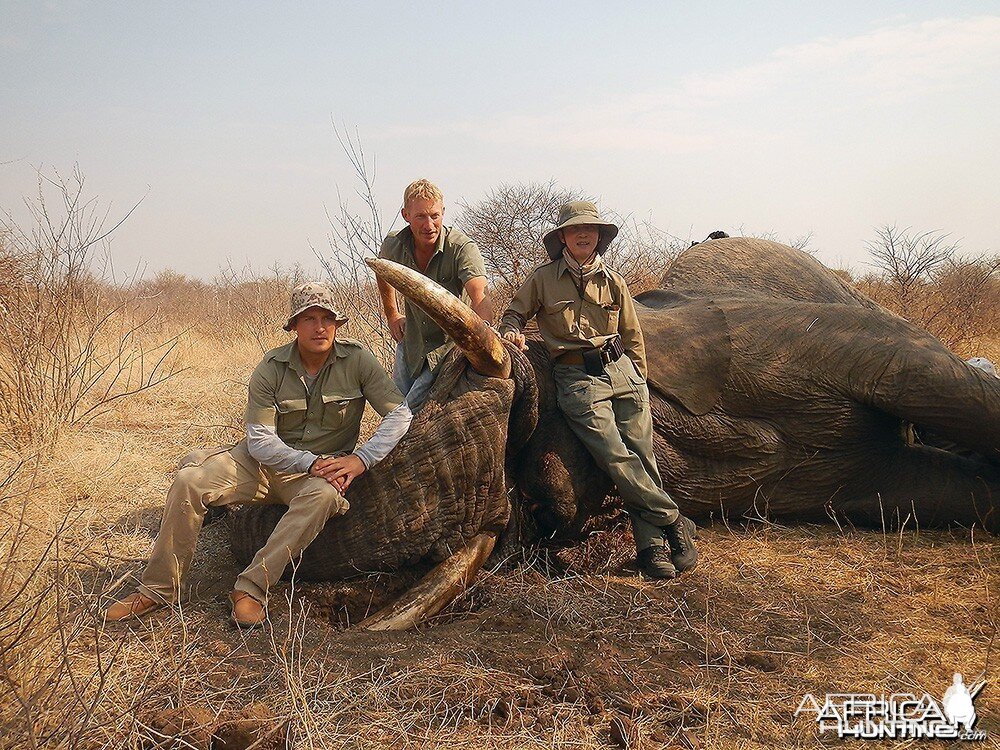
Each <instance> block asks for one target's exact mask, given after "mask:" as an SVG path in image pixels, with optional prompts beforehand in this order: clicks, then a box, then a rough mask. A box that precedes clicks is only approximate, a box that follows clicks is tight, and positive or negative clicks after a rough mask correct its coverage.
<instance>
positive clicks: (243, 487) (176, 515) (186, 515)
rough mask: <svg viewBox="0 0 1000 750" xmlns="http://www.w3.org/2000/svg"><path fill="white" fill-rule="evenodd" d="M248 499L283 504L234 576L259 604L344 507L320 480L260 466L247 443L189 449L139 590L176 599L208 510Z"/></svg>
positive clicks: (336, 493) (161, 598)
mask: <svg viewBox="0 0 1000 750" xmlns="http://www.w3.org/2000/svg"><path fill="white" fill-rule="evenodd" d="M254 502H257V503H282V504H284V505H287V506H288V510H287V511H286V512H285V514H284V515H283V516H282V517H281V520H279V521H278V525H277V526H275V527H274V531H272V532H271V536H269V537H268V539H267V542H265V544H264V546H263V547H262V548H261V549H260V551H259V552H257V554H256V556H255V557H254V559H253V562H251V563H250V565H249V566H247V568H246V570H244V571H243V572H242V573H240V575H239V577H238V578H237V579H236V585H235V588H236V589H237V590H238V591H245V592H246V593H248V594H250V595H251V596H253V597H254V598H256V599H257V600H259V601H262V602H266V601H267V591H268V588H269V587H270V585H271V584H273V583H275V582H276V581H277V580H278V579H279V578H281V574H282V573H283V572H284V570H285V567H286V566H287V565H288V564H289V563H290V562H292V561H294V560H296V559H297V558H298V556H299V555H300V554H301V553H302V550H304V549H305V548H306V547H307V546H308V545H309V543H310V542H312V540H313V539H315V538H316V535H317V534H319V532H320V531H321V530H322V529H323V526H325V525H326V522H327V521H328V520H329V519H331V518H333V517H334V516H337V515H340V514H342V513H346V512H347V510H348V508H350V504H349V503H348V502H347V500H346V498H344V496H343V495H341V494H340V492H339V491H338V490H337V489H336V488H335V487H334V486H333V485H331V484H330V483H329V482H327V481H326V480H325V479H322V478H320V477H314V476H310V475H309V474H285V473H283V472H278V471H273V470H272V469H270V468H268V467H266V466H261V465H260V464H259V463H258V462H257V461H256V460H255V459H254V458H253V457H252V456H251V455H250V453H249V452H248V451H247V447H246V442H245V441H244V442H241V443H238V444H236V445H234V446H233V447H231V448H215V449H211V450H197V451H192V452H191V453H189V454H188V455H187V456H185V457H184V458H183V459H182V460H181V462H180V464H179V466H178V468H177V476H176V477H175V478H174V482H173V484H172V485H171V486H170V491H169V492H167V502H166V505H165V507H164V509H163V520H162V522H161V523H160V533H159V534H157V536H156V542H155V543H154V544H153V554H152V555H150V557H149V562H148V563H147V564H146V570H145V571H144V572H143V574H142V585H141V586H139V591H141V592H142V593H143V594H144V595H146V596H148V597H150V598H152V599H156V600H157V601H160V602H164V603H170V602H172V601H174V599H175V598H176V597H177V594H178V592H179V591H180V586H181V583H182V582H183V580H184V577H185V574H186V573H187V571H188V568H189V567H190V565H191V559H192V558H193V557H194V550H195V546H196V545H197V544H198V532H199V531H200V530H201V525H202V522H203V521H204V520H205V514H206V513H207V512H208V508H209V507H210V506H213V505H233V504H238V503H254Z"/></svg>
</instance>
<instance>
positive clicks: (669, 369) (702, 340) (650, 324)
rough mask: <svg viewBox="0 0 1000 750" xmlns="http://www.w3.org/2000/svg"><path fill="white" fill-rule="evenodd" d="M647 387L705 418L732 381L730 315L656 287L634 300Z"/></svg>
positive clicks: (705, 301) (704, 302)
mask: <svg viewBox="0 0 1000 750" xmlns="http://www.w3.org/2000/svg"><path fill="white" fill-rule="evenodd" d="M636 302H637V303H639V304H637V305H636V312H637V313H638V315H639V322H640V324H641V325H642V332H643V337H644V338H645V340H646V363H647V365H648V370H649V374H648V377H647V380H648V381H649V384H650V385H651V386H652V387H653V388H654V389H655V390H656V391H658V392H659V393H660V394H661V395H663V396H664V397H665V398H669V399H670V400H672V401H676V402H677V403H679V404H680V405H681V406H683V407H684V408H685V409H687V410H688V411H689V412H691V413H692V414H695V415H702V414H707V413H708V412H710V411H711V410H712V407H714V406H715V404H716V403H718V401H719V397H720V396H721V395H722V387H723V385H725V382H726V379H727V378H728V377H729V363H730V361H731V360H732V354H733V344H732V340H731V339H730V336H729V323H728V321H727V319H726V314H725V313H724V312H723V311H722V310H721V309H720V308H719V307H718V306H717V305H716V304H715V303H714V302H712V301H711V300H709V299H705V298H695V297H688V296H686V295H683V294H679V293H677V292H671V291H668V290H663V289H657V290H654V291H651V292H646V293H645V294H640V295H639V296H638V297H636Z"/></svg>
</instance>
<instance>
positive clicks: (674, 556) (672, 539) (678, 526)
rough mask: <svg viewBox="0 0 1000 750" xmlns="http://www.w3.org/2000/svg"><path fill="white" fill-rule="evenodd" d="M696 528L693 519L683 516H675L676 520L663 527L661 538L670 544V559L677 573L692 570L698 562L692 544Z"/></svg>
mask: <svg viewBox="0 0 1000 750" xmlns="http://www.w3.org/2000/svg"><path fill="white" fill-rule="evenodd" d="M697 528H698V527H697V526H695V525H694V521H692V520H691V519H690V518H685V517H684V516H677V520H676V521H674V522H673V523H672V524H670V525H669V526H664V527H663V538H664V539H666V540H667V544H669V545H670V560H671V562H673V564H674V567H675V568H677V572H678V573H685V572H687V571H689V570H694V567H695V566H696V565H697V564H698V549H697V547H695V546H694V536H695V531H696V530H697Z"/></svg>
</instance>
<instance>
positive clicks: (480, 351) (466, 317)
mask: <svg viewBox="0 0 1000 750" xmlns="http://www.w3.org/2000/svg"><path fill="white" fill-rule="evenodd" d="M365 262H366V263H367V264H368V265H369V266H370V267H371V268H372V270H373V271H375V275H376V276H378V277H379V278H380V279H382V280H383V281H385V282H388V283H389V284H391V285H392V286H393V287H395V288H396V289H398V290H399V291H400V293H401V294H402V295H403V296H404V297H406V298H407V299H408V300H410V302H412V303H414V304H415V305H417V306H419V307H420V309H422V310H423V311H424V312H426V313H427V314H428V315H430V316H431V318H433V319H434V322H435V323H437V324H438V325H439V326H441V329H442V330H443V331H444V332H445V333H447V334H448V335H449V336H450V337H451V339H452V340H453V341H454V342H455V344H456V345H457V346H458V348H459V349H461V350H462V352H463V353H464V354H465V357H466V359H468V360H469V362H470V363H471V364H472V366H473V367H474V368H476V371H477V372H480V373H482V374H483V375H486V376H487V377H494V378H509V377H510V367H511V365H510V354H509V353H508V352H507V349H506V347H505V346H504V345H503V342H502V341H501V340H500V336H499V335H498V334H497V332H496V331H494V330H493V329H492V328H491V327H490V326H489V325H488V324H487V323H486V322H485V321H484V320H483V319H482V318H480V317H479V316H478V315H476V314H475V313H474V312H473V311H472V309H471V308H470V307H469V306H468V305H466V304H465V303H464V302H462V300H460V299H459V298H458V297H456V296H455V295H454V294H452V293H451V292H449V291H448V290H447V289H445V288H444V287H443V286H441V285H440V284H438V283H437V282H435V281H432V280H431V279H429V278H427V277H426V276H424V275H423V274H422V273H418V272H417V271H414V270H413V269H412V268H407V267H406V266H403V265H400V264H399V263H393V262H392V261H391V260H385V259H384V258H369V259H367V260H366V261H365Z"/></svg>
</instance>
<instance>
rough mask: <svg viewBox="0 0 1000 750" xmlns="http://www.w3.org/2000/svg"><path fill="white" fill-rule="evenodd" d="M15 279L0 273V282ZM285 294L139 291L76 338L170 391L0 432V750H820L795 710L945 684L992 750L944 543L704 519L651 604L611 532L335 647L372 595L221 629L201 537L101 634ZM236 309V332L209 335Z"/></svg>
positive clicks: (237, 427)
mask: <svg viewBox="0 0 1000 750" xmlns="http://www.w3.org/2000/svg"><path fill="white" fill-rule="evenodd" d="M13 267H14V263H13V261H12V260H11V261H10V262H9V263H7V265H6V266H4V265H2V264H0V269H3V268H7V269H8V273H9V274H12V275H11V276H9V277H8V282H9V281H10V280H11V279H14V280H16V278H17V273H18V272H17V271H12V270H10V269H12V268H13ZM295 280H296V273H295V272H294V271H292V272H289V273H281V272H279V273H278V274H277V275H276V276H272V277H267V278H262V277H253V276H242V277H230V278H228V279H226V278H222V279H219V280H217V281H216V282H214V284H202V285H199V284H197V283H193V282H191V281H190V280H186V279H184V278H182V277H177V276H176V275H173V276H171V275H169V274H168V275H161V277H158V279H154V280H153V282H150V283H149V284H147V285H137V286H135V287H133V288H131V289H130V290H129V291H128V294H124V293H123V296H122V299H123V300H125V301H127V302H128V303H129V304H128V305H127V306H126V307H121V308H120V309H119V312H118V313H116V314H117V315H119V316H121V319H120V320H118V319H115V320H114V321H113V323H114V325H110V326H108V327H106V328H102V329H100V330H99V331H97V332H96V333H95V335H94V341H95V342H96V344H97V345H98V346H99V347H100V346H112V345H114V344H115V342H116V340H118V339H116V336H118V335H119V333H120V332H121V331H122V330H127V326H128V325H131V324H132V323H134V321H135V320H138V319H143V318H142V317H141V316H145V318H148V319H149V322H148V324H147V325H148V326H149V328H148V331H149V332H151V335H152V337H153V338H154V339H155V340H156V341H169V340H174V339H176V345H175V346H174V348H173V349H172V352H171V358H172V359H171V372H175V373H176V374H175V375H174V376H173V377H171V378H169V379H167V380H165V381H164V382H162V383H159V384H158V385H157V386H156V387H155V388H149V389H147V390H140V391H139V392H137V393H134V394H132V395H131V396H129V397H127V398H121V399H117V400H115V402H114V404H113V407H112V408H109V409H107V410H102V412H101V413H99V414H97V415H96V416H95V417H94V418H93V419H89V420H73V419H70V418H69V417H67V416H65V415H64V416H62V417H59V418H58V419H57V420H56V421H57V424H58V428H57V429H55V430H52V431H51V432H50V433H47V434H50V435H51V438H50V442H49V443H48V445H50V446H51V447H50V448H46V449H44V450H40V449H39V447H38V445H37V444H36V443H34V442H32V441H22V440H20V439H19V438H18V435H15V434H12V433H11V429H12V428H11V426H10V425H4V426H3V427H0V430H6V432H4V434H3V435H0V438H2V442H0V445H2V446H3V449H2V451H0V464H2V465H0V747H5V748H6V747H11V748H14V747H17V748H23V747H40V748H41V747H44V748H99V747H109V748H110V747H114V748H140V747H168V746H170V747H196V748H199V747H206V748H207V747H209V746H213V747H222V746H224V745H223V744H222V740H221V739H220V738H225V737H230V738H231V737H233V736H235V735H234V733H235V732H237V730H238V729H239V728H240V727H243V726H252V727H254V728H255V730H259V735H260V734H264V735H267V738H266V739H265V740H263V741H262V742H261V743H260V744H259V745H258V747H267V746H274V747H278V746H284V745H285V744H286V743H287V745H288V746H290V747H297V748H298V747H301V748H327V747H329V748H334V747H336V748H340V747H358V748H361V747H365V748H367V747H400V746H404V747H441V746H449V747H455V748H487V747H488V748H536V747H537V748H542V747H554V746H571V747H578V748H607V747H615V746H616V745H615V741H614V740H613V739H612V734H613V733H615V732H616V733H617V735H618V736H619V737H620V738H621V737H624V738H625V739H621V742H625V743H631V744H629V746H630V747H640V746H641V747H688V748H692V747H705V748H730V747H731V748H736V747H739V748H745V747H762V748H763V747H774V746H779V745H780V746H784V747H817V746H822V745H823V742H821V740H820V739H819V738H818V737H817V736H816V733H815V730H814V728H813V727H812V726H810V725H809V724H808V722H806V721H804V720H803V721H800V720H796V719H794V718H793V716H792V713H793V711H794V709H795V707H796V705H797V704H798V701H799V699H800V698H801V696H802V694H804V693H805V692H813V693H815V694H823V693H826V692H828V691H829V692H832V691H864V690H871V691H875V692H879V691H881V690H887V691H891V690H899V689H905V690H912V691H916V692H921V691H924V690H926V691H928V692H930V693H931V694H932V695H936V696H939V695H941V693H942V691H943V690H944V688H945V687H946V686H947V684H948V682H949V680H950V676H951V673H952V672H953V671H956V670H958V671H962V672H963V673H964V674H966V675H975V674H978V673H980V672H982V671H984V670H985V671H986V672H987V676H988V679H990V680H991V682H990V683H989V684H988V686H987V688H986V690H985V692H984V693H983V694H982V697H981V698H980V699H979V700H978V701H977V709H978V711H979V714H980V716H981V724H980V726H981V727H982V728H984V729H986V730H987V731H988V732H989V733H990V736H991V738H992V739H993V740H994V741H995V739H996V738H997V737H1000V691H998V690H997V689H996V684H995V666H994V664H995V661H996V655H995V653H993V650H994V648H995V644H994V641H995V639H996V633H997V621H998V616H1000V608H998V602H997V591H998V586H997V580H998V574H1000V545H998V544H997V542H996V541H995V540H994V539H993V538H981V537H978V536H975V537H974V536H972V535H970V534H969V533H968V532H962V531H953V532H926V531H922V530H921V531H917V530H915V529H913V528H905V529H903V530H901V531H892V532H890V531H883V532H880V531H856V530H853V529H844V530H841V529H837V528H833V527H812V526H804V527H797V528H783V527H780V526H776V525H769V524H755V525H750V526H741V527H733V528H730V527H728V526H727V525H725V524H720V523H716V524H715V525H713V526H711V527H709V528H707V529H704V530H703V531H702V537H701V548H702V550H703V552H704V556H703V563H702V564H701V565H700V567H699V568H698V569H697V570H696V571H694V572H692V573H691V574H689V575H686V576H684V577H683V578H682V579H681V580H680V581H679V582H676V583H667V584H654V583H650V582H648V581H645V580H642V579H640V578H638V577H637V576H636V575H635V573H634V571H633V570H632V569H631V568H630V565H631V557H632V551H631V549H632V547H631V539H630V538H629V536H628V532H627V531H625V530H623V529H612V530H609V531H605V532H601V533H598V534H596V535H594V536H592V537H591V538H589V539H588V540H586V541H585V542H584V543H582V544H580V545H578V546H576V547H574V548H571V549H563V550H554V549H548V550H546V549H542V550H533V551H528V552H526V553H525V557H524V558H523V559H517V560H510V561H507V562H506V563H505V564H504V565H501V566H498V567H497V568H495V569H494V570H491V571H486V572H485V573H484V574H483V575H481V576H480V578H479V579H478V581H477V583H476V584H475V585H474V587H473V588H472V589H471V590H470V592H468V594H467V595H466V596H465V597H464V598H463V599H462V600H460V601H459V602H457V603H456V604H455V605H454V606H453V607H452V608H451V609H449V610H448V611H447V612H446V613H445V614H443V615H441V616H440V617H439V618H437V620H436V621H435V622H433V623H431V624H429V625H428V626H427V627H424V628H422V629H421V631H420V632H416V633H403V634H376V633H362V632H357V631H355V630H352V629H344V627H343V622H342V621H343V620H344V618H345V614H344V613H345V612H347V611H349V610H351V611H353V610H358V608H359V607H360V610H359V612H360V614H362V615H363V613H364V609H365V608H366V607H370V606H371V605H372V603H373V602H374V601H375V600H376V599H377V598H378V596H380V595H383V596H384V595H385V589H386V586H387V583H386V581H385V580H384V579H378V578H372V579H368V580H361V581H357V582H352V583H350V584H348V585H347V586H345V587H344V588H343V593H342V595H341V594H340V593H338V597H340V599H338V601H341V602H342V603H343V602H346V604H344V606H342V607H338V606H334V605H331V603H330V602H331V601H332V600H331V597H330V595H329V591H328V590H327V589H325V588H324V587H319V586H310V587H301V590H300V588H299V587H294V588H293V587H292V586H290V585H287V584H284V585H282V586H281V587H279V591H278V595H277V596H276V597H275V598H276V603H275V605H274V606H273V607H272V614H273V623H272V626H271V628H270V629H268V630H267V631H265V632H258V633H253V634H242V633H239V632H237V631H235V630H234V629H233V628H231V627H230V626H229V625H228V624H227V621H226V615H227V605H226V602H225V594H226V592H227V591H228V590H229V588H230V586H231V583H232V580H233V578H234V577H235V575H236V572H237V570H236V567H235V563H234V562H233V561H232V559H231V557H230V556H229V553H228V551H227V549H226V542H225V535H224V531H223V529H222V528H220V527H219V526H218V525H215V526H210V527H208V528H206V529H205V531H204V533H203V539H202V546H201V548H200V549H199V552H198V555H197V557H196V560H195V564H194V570H193V571H192V575H191V579H190V582H189V583H190V587H189V589H187V590H186V591H185V592H184V595H183V598H182V605H181V607H180V608H178V609H176V610H171V611H163V612H160V613H158V614H155V615H154V616H153V617H151V618H150V619H149V620H148V621H146V622H144V623H142V624H140V625H137V626H135V627H133V628H129V627H108V628H104V627H103V626H102V625H101V624H100V623H99V621H98V619H97V617H96V614H97V613H98V611H99V608H100V605H101V604H102V603H103V602H106V601H107V600H108V598H110V597H112V596H115V595H117V594H120V593H122V592H126V591H128V590H130V589H131V587H132V585H133V583H134V580H135V576H136V575H137V574H138V572H139V571H140V570H141V567H142V564H143V561H144V559H145V557H146V555H147V554H148V551H149V548H150V545H151V542H152V539H153V536H154V534H155V530H156V526H157V523H158V512H159V508H160V507H162V498H163V496H164V493H165V491H166V488H167V486H168V484H169V481H170V478H171V472H172V469H173V467H174V465H175V463H176V461H177V459H178V458H179V457H180V456H182V455H183V454H184V453H185V452H187V451H188V450H190V449H191V448H194V447H198V446H205V445H218V444H227V443H231V442H233V441H235V440H236V439H238V437H239V435H240V432H241V429H242V424H241V415H242V410H243V404H244V400H245V395H246V391H245V380H246V377H247V373H248V372H249V371H250V369H251V368H252V367H253V365H254V364H255V363H256V362H257V360H258V358H259V355H260V352H261V350H262V349H263V348H268V347H270V346H273V345H275V344H277V343H280V342H281V341H283V340H287V337H286V336H285V335H284V334H283V333H282V332H280V331H278V330H277V323H278V322H280V320H281V319H282V316H283V310H284V304H285V303H284V301H283V296H284V295H285V294H286V293H287V288H288V286H289V285H290V284H292V283H294V281H295ZM104 293H106V289H105V292H104ZM129 295H131V296H129ZM211 300H216V301H218V300H222V302H220V303H219V304H217V305H215V306H212V304H210V301H211ZM369 302H370V300H369ZM993 302H994V304H996V300H995V299H994V300H993ZM359 304H361V303H359ZM363 304H367V303H363ZM234 311H238V312H239V314H238V315H237V316H236V317H237V318H238V319H239V321H240V322H239V324H238V325H235V326H233V325H230V326H228V327H225V326H221V325H219V324H217V323H224V322H225V321H226V320H228V321H229V322H230V324H231V323H232V321H233V318H232V314H233V312H234ZM994 314H995V310H994ZM214 315H218V316H219V317H218V318H216V319H215V320H214V321H213V320H211V316H214ZM136 316H140V317H136ZM227 316H229V317H227ZM206 320H208V321H209V322H208V323H207V324H206V322H205V321H206ZM122 326H125V327H126V328H122ZM374 330H375V328H374V327H372V332H373V335H374ZM998 346H1000V342H998V341H996V340H994V339H988V338H982V337H981V338H979V339H977V340H975V341H971V342H970V347H971V348H970V349H969V350H968V352H969V353H979V354H985V355H986V356H992V357H994V358H996V356H997V355H998V354H1000V350H998ZM973 350H974V351H973ZM963 353H965V352H963ZM20 366H21V368H22V369H25V370H30V368H31V367H32V362H31V361H30V360H23V361H21V362H20ZM9 396H10V394H8V393H2V394H0V398H8V397H9ZM373 424H374V420H373V419H371V416H370V415H369V421H368V422H367V424H366V428H367V429H368V430H370V429H371V428H372V427H373ZM380 592H382V593H381V594H380ZM352 607H353V610H352ZM359 612H358V611H354V612H353V614H352V615H351V617H352V619H356V617H357V616H358V614H359ZM182 724H184V728H183V729H180V727H181V725H182ZM227 733H228V734H227ZM171 734H174V735H176V736H183V737H185V738H186V739H185V740H184V742H186V743H187V744H182V743H181V742H180V741H179V740H178V741H167V740H164V737H165V736H170V735H171ZM213 735H214V736H215V737H216V739H215V740H214V744H212V742H213V740H211V737H212V736H213ZM629 738H630V739H629ZM171 742H173V744H171ZM233 742H235V740H234V741H233ZM619 744H620V743H619ZM228 746H229V747H236V746H240V745H238V744H230V745H228Z"/></svg>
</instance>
